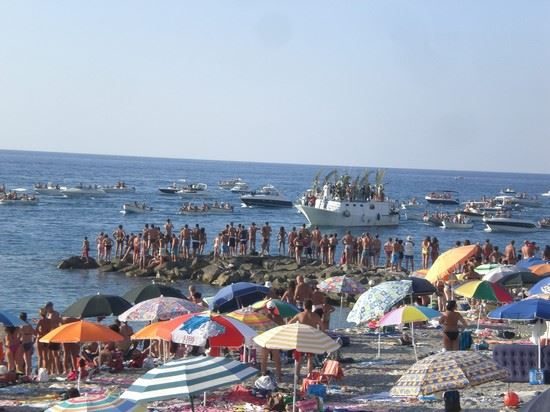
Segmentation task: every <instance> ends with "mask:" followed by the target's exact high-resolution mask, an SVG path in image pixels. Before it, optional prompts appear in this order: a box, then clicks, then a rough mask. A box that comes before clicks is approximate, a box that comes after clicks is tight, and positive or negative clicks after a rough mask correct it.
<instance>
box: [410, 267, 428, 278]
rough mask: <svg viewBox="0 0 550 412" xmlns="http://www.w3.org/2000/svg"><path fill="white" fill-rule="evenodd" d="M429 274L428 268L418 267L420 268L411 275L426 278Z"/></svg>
mask: <svg viewBox="0 0 550 412" xmlns="http://www.w3.org/2000/svg"><path fill="white" fill-rule="evenodd" d="M427 274H428V269H418V270H415V271H414V272H413V273H412V274H411V276H414V277H417V278H422V279H424V278H425V277H426V275H427Z"/></svg>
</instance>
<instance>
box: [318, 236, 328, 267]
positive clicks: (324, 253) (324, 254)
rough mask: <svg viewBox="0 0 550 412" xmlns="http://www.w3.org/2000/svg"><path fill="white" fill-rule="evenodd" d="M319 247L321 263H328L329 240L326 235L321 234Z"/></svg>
mask: <svg viewBox="0 0 550 412" xmlns="http://www.w3.org/2000/svg"><path fill="white" fill-rule="evenodd" d="M319 248H320V249H321V263H324V264H325V265H327V264H328V249H329V240H328V235H325V236H323V238H322V239H321V241H320V242H319Z"/></svg>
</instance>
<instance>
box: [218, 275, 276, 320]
mask: <svg viewBox="0 0 550 412" xmlns="http://www.w3.org/2000/svg"><path fill="white" fill-rule="evenodd" d="M268 293H269V288H267V287H265V286H262V285H257V284H255V283H250V282H237V283H232V284H231V285H229V286H226V287H224V288H222V289H220V290H219V291H218V293H216V295H215V296H214V299H213V300H212V302H211V308H212V310H215V311H217V312H220V313H226V312H233V311H234V310H237V309H240V308H242V307H245V306H249V305H252V304H253V303H256V302H257V301H259V300H262V299H263V298H265V297H266V296H267V295H268Z"/></svg>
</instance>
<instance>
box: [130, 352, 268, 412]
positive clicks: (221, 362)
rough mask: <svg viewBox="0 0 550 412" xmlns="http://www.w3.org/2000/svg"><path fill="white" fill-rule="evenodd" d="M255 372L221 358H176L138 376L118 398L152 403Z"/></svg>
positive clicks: (191, 393) (225, 383)
mask: <svg viewBox="0 0 550 412" xmlns="http://www.w3.org/2000/svg"><path fill="white" fill-rule="evenodd" d="M257 373H258V371H257V370H256V369H254V368H251V367H249V366H248V365H245V364H243V363H241V362H237V361H234V360H231V359H229V358H224V357H216V358H213V357H210V356H198V357H193V358H187V359H183V360H175V361H171V362H168V363H165V364H164V365H162V366H159V367H157V368H154V369H151V370H150V371H149V372H147V373H146V374H145V375H143V376H141V377H140V378H138V379H137V380H136V381H135V382H134V383H133V384H132V385H131V386H130V387H129V388H128V389H127V390H126V391H125V392H124V393H123V394H122V395H121V396H120V397H121V398H123V399H130V400H132V401H134V402H151V401H158V400H164V399H174V398H180V397H182V396H188V397H189V399H190V402H191V410H195V409H194V406H193V396H194V395H196V394H199V393H203V392H207V391H211V390H213V389H216V388H220V387H224V386H230V385H233V384H235V383H240V382H242V381H244V380H246V379H248V378H250V377H251V376H254V375H256V374H257Z"/></svg>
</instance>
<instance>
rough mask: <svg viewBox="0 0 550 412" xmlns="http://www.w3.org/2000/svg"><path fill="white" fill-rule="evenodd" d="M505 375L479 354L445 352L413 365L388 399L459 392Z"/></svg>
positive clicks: (502, 370) (392, 390) (495, 365)
mask: <svg viewBox="0 0 550 412" xmlns="http://www.w3.org/2000/svg"><path fill="white" fill-rule="evenodd" d="M507 376H508V372H507V371H506V370H505V369H501V368H499V367H498V365H497V364H496V363H495V362H494V361H493V360H492V359H491V358H488V357H485V356H483V355H481V354H480V353H479V352H470V351H447V352H440V353H436V354H435V355H431V356H428V357H427V358H424V359H422V360H420V361H419V362H416V363H415V364H414V365H413V366H411V367H410V368H409V369H408V370H407V371H406V372H405V373H404V374H403V376H401V378H399V380H398V381H397V383H396V384H395V386H394V387H393V388H392V389H391V391H390V394H391V395H392V396H398V397H407V398H416V397H418V396H419V395H429V394H431V393H436V392H443V391H450V390H456V389H462V388H466V387H470V386H476V385H481V384H482V383H485V382H492V381H495V380H499V379H505V378H506V377H507Z"/></svg>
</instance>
